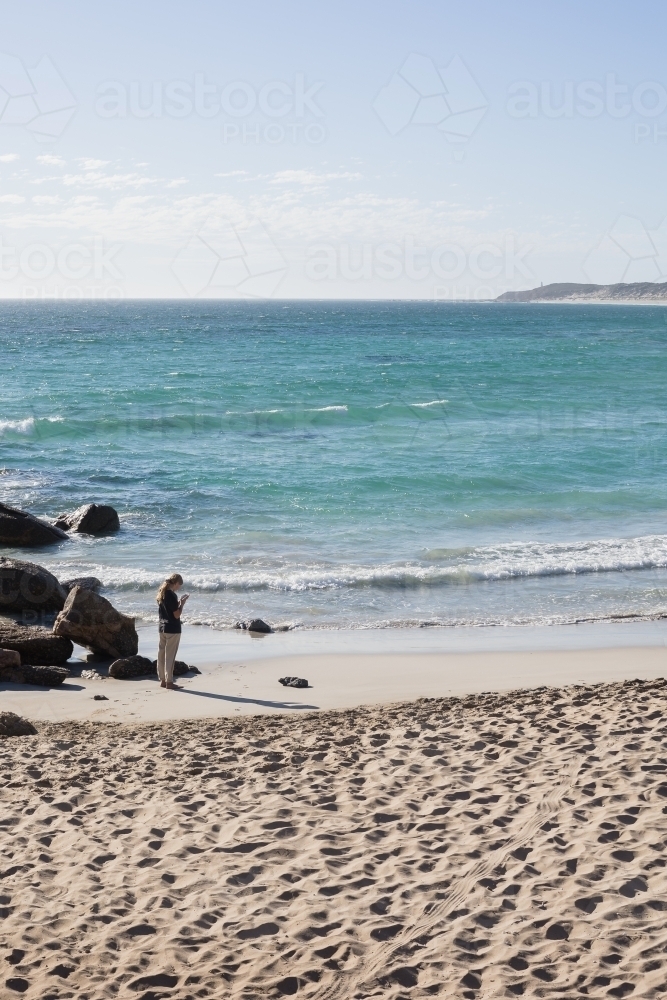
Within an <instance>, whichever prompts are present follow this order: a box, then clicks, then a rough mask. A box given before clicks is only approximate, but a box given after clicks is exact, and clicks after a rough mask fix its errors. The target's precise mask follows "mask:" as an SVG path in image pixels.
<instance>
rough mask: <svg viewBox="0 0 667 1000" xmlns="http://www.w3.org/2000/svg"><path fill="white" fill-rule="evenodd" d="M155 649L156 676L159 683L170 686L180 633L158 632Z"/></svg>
mask: <svg viewBox="0 0 667 1000" xmlns="http://www.w3.org/2000/svg"><path fill="white" fill-rule="evenodd" d="M159 635H160V641H159V643H158V648H157V675H158V677H159V678H160V680H161V681H166V682H167V684H171V683H172V682H173V680H174V662H175V660H176V653H177V652H178V644H179V642H180V641H181V633H180V632H160V633H159Z"/></svg>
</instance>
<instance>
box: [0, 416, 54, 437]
mask: <svg viewBox="0 0 667 1000" xmlns="http://www.w3.org/2000/svg"><path fill="white" fill-rule="evenodd" d="M64 419H65V418H64V417H39V418H37V419H35V417H24V418H23V419H22V420H0V436H2V435H3V434H32V433H33V431H34V430H35V427H36V426H37V425H38V424H40V423H46V424H61V423H63V421H64Z"/></svg>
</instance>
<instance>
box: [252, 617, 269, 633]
mask: <svg viewBox="0 0 667 1000" xmlns="http://www.w3.org/2000/svg"><path fill="white" fill-rule="evenodd" d="M247 629H248V632H273V629H272V628H271V626H270V625H267V624H266V622H265V621H262V619H261V618H253V619H252V621H249V622H248V625H247Z"/></svg>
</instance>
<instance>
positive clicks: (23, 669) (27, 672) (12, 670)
mask: <svg viewBox="0 0 667 1000" xmlns="http://www.w3.org/2000/svg"><path fill="white" fill-rule="evenodd" d="M66 677H69V670H68V669H67V667H33V666H32V665H31V664H29V663H22V664H21V666H20V667H9V666H7V667H3V666H2V665H0V681H10V682H11V683H12V684H38V685H39V686H40V687H57V686H58V685H59V684H62V682H63V681H64V680H65V678H66Z"/></svg>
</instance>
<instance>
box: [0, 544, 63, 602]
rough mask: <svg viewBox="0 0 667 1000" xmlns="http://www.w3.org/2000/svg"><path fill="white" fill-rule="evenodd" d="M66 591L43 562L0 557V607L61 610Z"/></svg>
mask: <svg viewBox="0 0 667 1000" xmlns="http://www.w3.org/2000/svg"><path fill="white" fill-rule="evenodd" d="M66 599H67V591H66V590H65V588H64V587H63V586H62V585H61V584H60V583H59V582H58V581H57V580H56V578H55V576H54V575H53V574H52V573H49V571H48V570H47V569H44V567H43V566H38V565H37V563H32V562H25V561H24V560H22V559H6V558H4V557H2V558H0V609H1V610H3V611H11V612H12V613H15V612H17V611H43V612H45V613H48V612H52V611H61V610H62V608H63V606H64V604H65V601H66Z"/></svg>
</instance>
